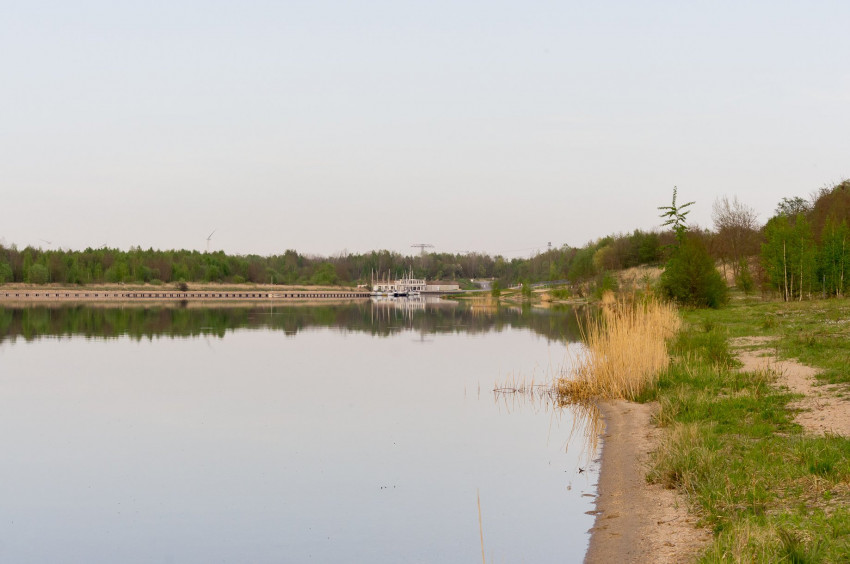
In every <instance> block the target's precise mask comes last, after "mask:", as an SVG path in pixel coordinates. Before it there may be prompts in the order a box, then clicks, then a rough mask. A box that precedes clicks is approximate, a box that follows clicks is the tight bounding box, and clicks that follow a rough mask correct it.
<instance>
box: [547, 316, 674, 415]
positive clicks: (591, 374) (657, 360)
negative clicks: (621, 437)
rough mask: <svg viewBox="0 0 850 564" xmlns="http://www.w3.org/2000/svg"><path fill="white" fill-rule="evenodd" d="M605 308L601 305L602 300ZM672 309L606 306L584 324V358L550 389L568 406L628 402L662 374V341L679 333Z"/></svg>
mask: <svg viewBox="0 0 850 564" xmlns="http://www.w3.org/2000/svg"><path fill="white" fill-rule="evenodd" d="M603 303H605V300H603ZM680 324H681V321H680V319H679V315H678V313H677V311H676V307H675V306H674V305H672V304H669V303H663V302H660V301H658V300H656V299H649V300H646V301H642V302H626V301H623V300H620V301H615V302H612V301H610V299H609V300H608V303H607V304H606V305H605V306H604V307H603V308H602V315H601V316H595V317H590V316H588V317H587V318H586V319H585V322H584V324H583V325H582V333H583V338H584V341H585V345H586V346H585V351H584V354H582V355H581V356H579V357H578V358H572V359H571V360H572V363H571V365H572V366H571V370H570V371H569V373H568V374H566V375H564V376H563V377H562V378H560V379H559V380H558V382H557V384H556V386H557V390H558V393H559V394H561V396H563V397H565V398H567V399H568V400H572V401H586V400H588V399H593V398H604V399H618V398H626V399H633V398H634V397H636V396H637V395H638V394H640V392H641V391H642V390H643V389H644V388H646V386H648V385H649V384H651V383H653V382H654V381H655V379H656V378H657V377H658V374H659V373H660V372H661V371H662V370H664V369H665V368H667V365H668V364H669V362H670V357H669V355H668V354H667V339H668V338H669V337H671V336H673V335H674V334H675V333H676V331H678V330H679V326H680Z"/></svg>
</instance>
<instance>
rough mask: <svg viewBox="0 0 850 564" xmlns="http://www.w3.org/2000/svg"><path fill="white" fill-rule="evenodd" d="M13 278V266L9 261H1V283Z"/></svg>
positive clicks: (10, 280)
mask: <svg viewBox="0 0 850 564" xmlns="http://www.w3.org/2000/svg"><path fill="white" fill-rule="evenodd" d="M13 280H14V275H13V273H12V267H11V266H9V263H7V262H0V284H5V283H7V282H12V281H13Z"/></svg>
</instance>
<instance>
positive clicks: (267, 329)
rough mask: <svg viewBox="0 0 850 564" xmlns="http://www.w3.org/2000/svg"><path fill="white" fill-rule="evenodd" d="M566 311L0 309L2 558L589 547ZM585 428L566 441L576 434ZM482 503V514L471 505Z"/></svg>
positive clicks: (469, 558) (140, 558) (373, 554)
mask: <svg viewBox="0 0 850 564" xmlns="http://www.w3.org/2000/svg"><path fill="white" fill-rule="evenodd" d="M575 320H576V315H575V313H574V312H573V311H572V310H557V311H556V310H538V309H531V308H524V309H520V308H504V307H503V308H498V309H494V308H488V307H472V306H469V305H465V304H457V303H453V302H449V303H445V302H441V303H428V304H425V303H413V304H410V303H371V302H365V301H364V302H357V303H348V304H336V305H319V306H282V305H275V306H268V307H245V306H227V307H225V306H220V307H193V306H191V304H190V305H186V304H183V306H182V307H180V306H177V307H175V306H173V305H172V306H167V305H152V306H151V305H149V306H146V307H125V308H115V307H101V306H82V305H76V306H71V305H68V304H62V305H57V306H54V307H47V306H41V305H39V306H31V307H6V308H0V429H3V432H2V433H0V441H2V444H0V448H2V452H3V459H2V460H3V461H2V463H0V499H2V503H0V523H2V524H3V525H2V527H0V560H2V561H6V562H47V561H54V562H56V561H62V562H107V561H111V562H323V563H324V562H370V563H371V562H377V563H396V562H475V561H480V560H481V557H482V547H481V534H482V533H483V543H484V554H485V557H486V561H487V562H503V563H511V562H534V563H545V562H579V561H581V560H582V558H583V556H584V553H585V551H586V548H587V543H588V539H589V535H588V533H587V530H588V529H589V528H590V527H591V526H592V525H593V517H592V515H590V514H588V513H587V512H588V511H591V510H592V509H593V502H594V494H595V483H596V481H597V478H598V468H597V466H596V464H595V463H594V462H592V459H593V458H594V456H595V455H594V453H593V452H588V451H587V449H586V446H585V443H584V440H583V436H582V433H581V432H580V430H579V432H578V433H573V432H572V431H573V423H574V417H575V413H574V412H573V411H572V410H571V409H566V408H559V407H556V406H554V405H553V403H552V401H551V399H550V398H548V396H546V395H543V394H541V393H540V390H539V389H537V390H535V391H532V392H527V393H510V390H508V392H507V393H505V392H504V391H502V392H494V391H493V390H494V388H495V387H508V388H511V387H517V384H519V383H525V384H530V383H531V381H532V380H534V381H535V382H537V383H541V382H542V381H544V380H545V379H547V378H551V376H552V374H553V373H554V372H555V371H556V370H558V369H559V368H560V367H562V366H563V364H564V362H566V357H567V351H568V348H574V347H578V346H579V345H577V344H576V341H577V330H576V321H575ZM571 437H572V439H571ZM479 500H480V519H479Z"/></svg>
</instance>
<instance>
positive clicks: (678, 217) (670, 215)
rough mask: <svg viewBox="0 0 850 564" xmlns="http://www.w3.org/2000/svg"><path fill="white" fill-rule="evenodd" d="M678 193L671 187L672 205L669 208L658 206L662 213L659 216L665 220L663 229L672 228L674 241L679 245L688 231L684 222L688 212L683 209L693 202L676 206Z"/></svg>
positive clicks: (676, 189)
mask: <svg viewBox="0 0 850 564" xmlns="http://www.w3.org/2000/svg"><path fill="white" fill-rule="evenodd" d="M677 192H678V188H677V187H676V186H674V187H673V203H672V204H670V205H669V206H659V208H658V209H659V210H661V211H662V212H663V213H662V214H661V218H662V219H665V218H666V221H665V222H664V224H663V225H664V227H667V226H668V225H669V226H672V228H673V232H674V233H675V234H676V239H677V240H678V241H679V242H680V243H681V242H682V241H683V240H684V238H685V233H686V232H687V230H688V225H687V222H686V217H687V215H688V214H689V213H690V210H688V211H685V208H687V207H689V206H691V205H693V204H694V202H688V203H687V204H682V205H681V206H680V205H677V204H676V195H677Z"/></svg>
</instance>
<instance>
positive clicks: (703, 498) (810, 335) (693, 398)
mask: <svg viewBox="0 0 850 564" xmlns="http://www.w3.org/2000/svg"><path fill="white" fill-rule="evenodd" d="M681 315H682V319H683V322H684V327H683V328H682V330H681V331H680V332H679V333H678V335H677V336H676V337H675V338H674V339H672V341H671V356H672V363H671V366H670V367H669V368H668V369H667V370H665V371H664V372H663V373H662V374H661V376H660V378H659V379H658V381H657V383H656V384H655V385H654V386H652V387H651V388H650V389H648V390H647V391H646V392H644V393H643V394H641V396H639V397H638V398H637V399H638V401H640V402H642V405H640V406H636V405H633V404H623V405H626V406H628V407H623V406H622V405H621V406H620V407H619V408H616V407H611V408H608V409H607V410H606V436H605V441H604V448H603V459H602V477H601V478H600V486H599V487H600V495H599V507H598V509H597V511H599V513H598V516H597V524H596V526H595V527H594V531H593V536H592V540H591V550H590V553H589V554H588V561H589V562H601V561H605V559H606V558H610V559H611V560H613V561H622V560H623V559H626V561H629V559H631V561H639V560H644V559H645V560H649V561H665V559H671V558H672V561H688V560H700V561H705V562H714V561H727V560H728V561H759V562H763V561H798V562H808V561H812V562H814V561H817V562H842V561H845V560H844V559H845V557H846V555H847V554H850V439H848V433H850V428H848V427H850V425H848V424H847V421H850V401H848V397H850V370H848V368H847V367H848V365H850V362H848V359H850V301H848V300H846V299H831V300H818V301H807V302H767V301H762V300H759V299H757V298H745V297H743V296H740V295H738V296H735V299H733V301H732V303H731V304H730V305H729V306H727V307H724V308H722V309H719V310H688V311H684V312H682V314H681ZM615 406H616V404H615ZM649 406H657V407H649ZM621 420H622V421H621ZM654 433H657V437H654V436H653V434H654ZM647 441H648V442H647ZM618 474H619V476H620V478H617V477H616V476H617V475H618ZM612 476H613V477H612ZM612 484H613V485H612ZM673 492H675V496H676V497H675V501H673V502H672V503H671V502H670V501H664V496H665V495H667V494H668V493H673ZM670 507H673V508H675V509H677V510H678V509H684V508H687V510H688V513H687V515H685V516H681V515H678V514H676V513H665V510H664V509H663V508H670ZM615 515H616V516H615ZM624 517H625V518H624ZM669 519H674V521H672V522H675V523H685V524H688V525H689V526H693V525H699V526H701V527H704V528H705V530H708V531H711V534H710V535H709V536H708V537H707V544H705V545H704V546H702V547H701V548H699V547H698V548H697V549H696V551H694V552H687V551H685V552H684V553H683V554H682V556H677V555H674V556H669V554H670V552H669V551H672V550H675V549H677V548H678V547H677V545H679V544H685V545H687V544H688V543H687V542H683V538H684V537H683V535H684V534H686V533H687V531H684V532H683V531H681V530H668V523H667V521H668V520H669ZM630 523H632V524H631V525H630ZM618 526H619V527H621V528H620V529H616V528H615V527H618ZM644 535H648V536H646V537H645V536H644ZM653 535H655V536H653ZM659 543H660V544H659ZM668 543H669V544H668ZM606 544H607V545H608V548H609V549H610V550H613V551H614V552H608V553H600V552H598V551H599V550H600V546H602V547H603V548H604V545H606ZM671 545H672V546H671ZM636 551H637V552H636ZM597 554H608V555H613V556H607V557H606V556H596V555H597ZM667 561H671V560H667Z"/></svg>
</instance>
